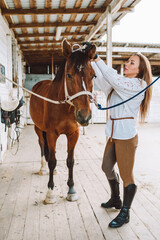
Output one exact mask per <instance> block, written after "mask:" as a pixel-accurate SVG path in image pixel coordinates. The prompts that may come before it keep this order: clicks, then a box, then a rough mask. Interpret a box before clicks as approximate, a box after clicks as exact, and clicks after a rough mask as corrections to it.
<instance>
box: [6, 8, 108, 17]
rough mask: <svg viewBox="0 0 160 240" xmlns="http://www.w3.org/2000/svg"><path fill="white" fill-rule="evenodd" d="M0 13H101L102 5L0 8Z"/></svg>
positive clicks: (8, 14) (103, 9)
mask: <svg viewBox="0 0 160 240" xmlns="http://www.w3.org/2000/svg"><path fill="white" fill-rule="evenodd" d="M1 11H2V15H4V16H10V15H48V14H56V15H57V14H90V13H103V12H104V11H105V8H104V7H101V8H94V7H89V8H57V9H50V8H45V9H22V8H21V9H3V8H2V9H1Z"/></svg>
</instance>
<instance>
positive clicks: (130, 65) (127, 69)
mask: <svg viewBox="0 0 160 240" xmlns="http://www.w3.org/2000/svg"><path fill="white" fill-rule="evenodd" d="M139 64H140V58H139V57H138V56H137V55H133V56H131V57H130V58H129V59H128V61H127V62H126V63H125V66H124V75H125V76H126V77H129V78H134V77H137V75H138V73H139Z"/></svg>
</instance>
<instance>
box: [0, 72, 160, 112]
mask: <svg viewBox="0 0 160 240" xmlns="http://www.w3.org/2000/svg"><path fill="white" fill-rule="evenodd" d="M0 76H1V77H3V78H5V79H6V80H7V81H9V82H11V83H13V84H14V85H16V86H17V87H20V88H22V89H23V90H24V91H25V92H28V93H29V94H32V95H34V96H36V97H39V98H41V99H43V100H45V101H47V102H50V103H53V104H64V103H68V104H70V105H72V104H73V103H72V102H71V101H72V100H73V99H74V98H76V97H79V96H80V95H90V96H91V100H90V101H91V102H92V103H94V104H95V105H96V107H97V108H98V110H108V109H111V108H115V107H118V106H120V105H122V104H124V103H126V102H128V101H130V100H132V99H133V98H135V97H137V96H138V95H140V94H141V93H143V92H144V91H146V90H147V89H148V88H149V87H151V86H152V85H153V84H154V83H155V82H157V81H158V79H159V78H160V76H158V77H157V78H156V79H155V80H154V81H153V82H152V83H151V84H149V85H148V86H147V87H146V88H144V89H143V90H142V91H140V92H139V93H137V94H135V95H134V96H133V97H130V98H128V99H126V100H125V101H122V102H120V103H117V104H115V105H112V106H109V107H105V108H103V107H102V106H101V104H99V103H97V101H96V100H95V99H94V97H93V94H92V93H91V92H88V91H81V92H79V93H76V94H74V95H72V96H69V94H67V92H68V91H67V86H66V87H65V88H66V99H65V100H63V101H54V100H51V99H49V98H46V97H42V96H41V95H39V94H36V93H34V92H32V91H30V90H28V89H26V88H24V87H22V86H21V85H19V84H18V83H16V82H14V81H12V80H10V79H9V78H7V77H5V76H3V75H2V74H0ZM65 85H67V84H66V83H65Z"/></svg>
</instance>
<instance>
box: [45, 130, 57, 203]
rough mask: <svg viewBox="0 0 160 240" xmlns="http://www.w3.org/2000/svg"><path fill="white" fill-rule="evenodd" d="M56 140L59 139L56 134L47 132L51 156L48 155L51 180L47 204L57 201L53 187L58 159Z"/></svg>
mask: <svg viewBox="0 0 160 240" xmlns="http://www.w3.org/2000/svg"><path fill="white" fill-rule="evenodd" d="M56 141H57V135H56V134H48V133H47V143H48V149H49V156H48V167H49V182H48V191H47V195H46V199H45V203H46V204H48V203H55V202H56V200H55V198H54V193H53V188H54V181H53V171H54V169H55V167H56V164H57V160H56V156H55V147H56Z"/></svg>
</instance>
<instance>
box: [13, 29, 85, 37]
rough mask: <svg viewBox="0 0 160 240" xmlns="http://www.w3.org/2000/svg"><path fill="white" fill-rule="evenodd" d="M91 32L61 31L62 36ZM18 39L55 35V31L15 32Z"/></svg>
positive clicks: (81, 34) (82, 34)
mask: <svg viewBox="0 0 160 240" xmlns="http://www.w3.org/2000/svg"><path fill="white" fill-rule="evenodd" d="M87 34H89V32H88V31H86V32H64V33H61V36H62V37H68V36H86V35H87ZM15 37H16V39H19V38H26V37H27V38H28V37H29V38H31V37H55V33H27V34H25V33H22V34H15Z"/></svg>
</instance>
